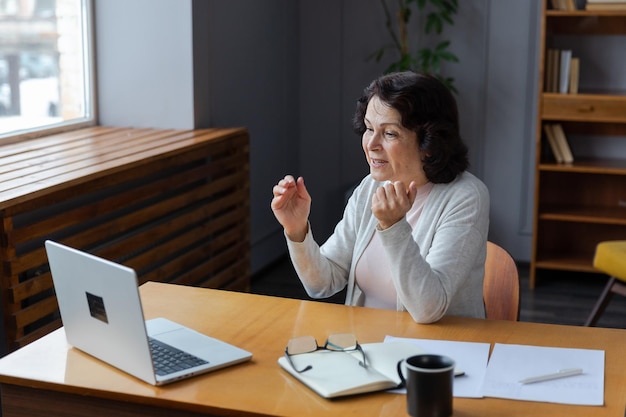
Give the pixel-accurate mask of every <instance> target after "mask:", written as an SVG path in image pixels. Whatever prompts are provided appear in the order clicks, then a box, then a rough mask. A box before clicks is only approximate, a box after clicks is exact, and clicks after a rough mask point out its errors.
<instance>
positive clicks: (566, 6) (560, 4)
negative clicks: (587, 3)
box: [550, 0, 576, 11]
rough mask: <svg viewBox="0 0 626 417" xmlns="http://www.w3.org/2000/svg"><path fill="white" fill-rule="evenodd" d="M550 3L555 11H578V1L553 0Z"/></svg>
mask: <svg viewBox="0 0 626 417" xmlns="http://www.w3.org/2000/svg"><path fill="white" fill-rule="evenodd" d="M550 3H551V6H552V8H553V9H554V10H566V11H572V10H576V0H551V1H550Z"/></svg>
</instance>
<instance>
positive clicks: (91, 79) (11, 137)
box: [0, 0, 98, 146]
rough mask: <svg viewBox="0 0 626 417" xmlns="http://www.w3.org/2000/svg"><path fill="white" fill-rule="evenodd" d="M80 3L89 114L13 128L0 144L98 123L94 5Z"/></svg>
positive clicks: (84, 0) (0, 136)
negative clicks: (29, 126) (49, 122)
mask: <svg viewBox="0 0 626 417" xmlns="http://www.w3.org/2000/svg"><path fill="white" fill-rule="evenodd" d="M79 1H80V5H81V18H82V20H83V22H84V25H85V28H84V33H83V36H84V37H85V51H84V54H83V67H84V68H85V69H86V72H85V74H84V76H85V90H86V91H85V92H86V94H85V96H86V98H88V99H90V101H91V103H85V107H86V108H89V109H90V114H89V115H88V116H86V117H83V118H79V119H72V120H68V121H63V122H60V123H54V124H50V125H46V126H38V127H33V128H27V129H21V130H14V131H11V132H8V133H4V134H0V146H3V145H7V144H11V143H16V142H22V141H26V140H29V139H33V138H38V137H42V136H50V135H54V134H57V133H63V132H68V131H72V130H77V129H82V128H85V127H91V126H96V125H97V124H98V106H97V104H98V100H97V89H96V40H95V13H94V11H95V5H94V0H79Z"/></svg>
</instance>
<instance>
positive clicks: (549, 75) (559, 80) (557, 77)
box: [544, 48, 580, 94]
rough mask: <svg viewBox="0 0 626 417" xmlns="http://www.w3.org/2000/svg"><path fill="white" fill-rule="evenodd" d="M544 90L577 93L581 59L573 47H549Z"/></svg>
mask: <svg viewBox="0 0 626 417" xmlns="http://www.w3.org/2000/svg"><path fill="white" fill-rule="evenodd" d="M545 62H546V67H545V74H544V75H545V77H544V90H545V91H546V92H547V93H562V94H568V93H569V94H576V93H578V79H579V73H580V59H579V58H577V57H574V56H572V50H571V49H563V50H560V49H554V48H550V49H548V52H547V55H546V61H545Z"/></svg>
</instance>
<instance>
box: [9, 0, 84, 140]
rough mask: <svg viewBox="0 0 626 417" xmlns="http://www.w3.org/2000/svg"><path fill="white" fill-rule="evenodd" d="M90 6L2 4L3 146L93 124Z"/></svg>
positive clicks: (55, 0)
mask: <svg viewBox="0 0 626 417" xmlns="http://www.w3.org/2000/svg"><path fill="white" fill-rule="evenodd" d="M91 13H92V8H91V0H0V142H1V141H2V140H5V141H6V140H7V138H9V137H20V135H21V136H23V135H25V134H32V132H48V131H54V130H55V129H56V130H59V129H63V128H68V127H70V126H74V125H76V126H77V127H78V126H81V125H88V124H93V122H94V120H95V117H94V106H93V102H94V95H93V76H92V71H93V69H92V67H93V66H92V25H91Z"/></svg>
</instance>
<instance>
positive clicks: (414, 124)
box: [352, 71, 469, 184]
mask: <svg viewBox="0 0 626 417" xmlns="http://www.w3.org/2000/svg"><path fill="white" fill-rule="evenodd" d="M374 96H377V97H378V98H379V99H380V100H381V101H382V102H383V103H385V104H387V105H388V106H390V107H392V108H394V109H396V110H397V111H398V112H399V113H400V116H401V118H402V126H404V127H405V128H407V129H410V130H412V131H414V132H415V133H417V141H418V146H419V149H420V151H422V152H423V154H424V155H426V157H425V159H424V161H423V166H424V172H425V173H426V178H428V180H429V181H430V182H432V183H434V184H438V183H444V184H445V183H449V182H451V181H453V180H454V179H455V178H456V176H457V175H459V174H460V173H461V172H463V171H465V170H466V169H467V168H468V166H469V161H468V158H467V146H466V145H465V144H464V143H463V140H462V139H461V135H460V133H459V112H458V109H457V105H456V100H455V99H454V96H453V95H452V93H451V92H450V90H448V88H447V87H446V86H445V85H443V84H442V83H441V81H439V80H438V79H437V78H435V77H434V76H431V75H425V74H418V73H415V72H411V71H407V72H396V73H391V74H387V75H383V76H381V77H380V78H378V79H376V80H374V81H372V83H371V84H370V85H369V86H368V87H367V88H366V89H365V90H364V93H363V96H362V97H361V98H360V99H359V100H358V101H357V105H356V111H355V113H354V119H353V122H352V123H353V128H354V131H355V132H356V133H357V134H359V135H361V136H362V135H363V133H364V132H365V121H364V119H365V111H366V110H367V105H368V103H369V101H370V99H371V98H372V97H374Z"/></svg>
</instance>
